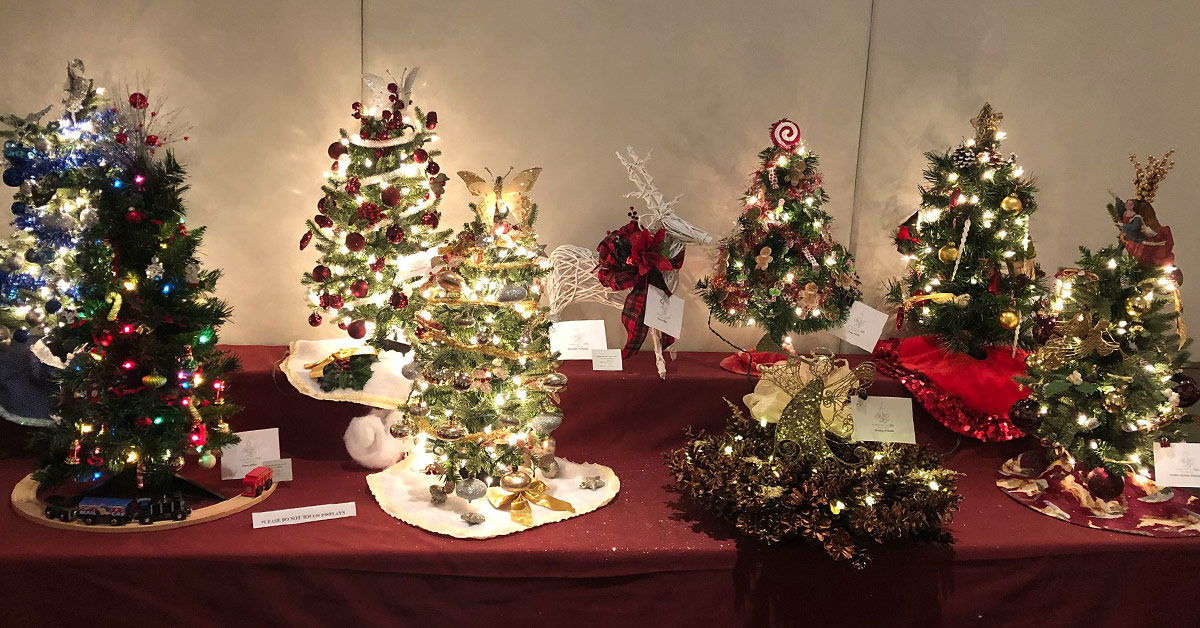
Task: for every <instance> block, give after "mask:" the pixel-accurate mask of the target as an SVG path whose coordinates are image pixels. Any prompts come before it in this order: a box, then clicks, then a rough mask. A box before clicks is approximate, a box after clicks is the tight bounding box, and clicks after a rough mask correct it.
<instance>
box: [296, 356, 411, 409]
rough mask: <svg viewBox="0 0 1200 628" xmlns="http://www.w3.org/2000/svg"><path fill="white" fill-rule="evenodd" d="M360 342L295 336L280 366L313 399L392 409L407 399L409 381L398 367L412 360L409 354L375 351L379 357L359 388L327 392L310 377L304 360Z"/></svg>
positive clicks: (316, 360) (310, 361)
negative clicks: (362, 385)
mask: <svg viewBox="0 0 1200 628" xmlns="http://www.w3.org/2000/svg"><path fill="white" fill-rule="evenodd" d="M361 345H362V342H361V341H358V340H354V339H352V338H345V339H335V340H297V341H296V342H293V343H292V344H291V345H290V346H289V347H288V354H287V356H286V357H284V359H283V364H282V365H281V366H280V368H281V369H282V370H283V372H284V374H285V375H287V378H288V381H289V382H291V383H292V386H295V387H296V390H298V391H300V392H301V393H304V394H305V395H308V396H309V397H312V398H314V399H329V400H332V401H351V402H354V403H361V404H363V405H366V406H371V407H373V408H385V409H388V410H394V409H395V408H397V407H399V406H401V405H403V404H405V403H407V401H408V393H409V391H410V390H412V382H410V381H408V380H407V379H404V377H403V376H402V375H400V369H401V368H402V367H403V366H404V365H405V364H407V363H409V362H411V361H412V358H411V357H409V356H404V355H401V354H400V353H398V352H395V351H381V352H379V361H378V362H376V363H375V364H374V365H372V367H371V368H372V370H373V371H374V375H372V376H371V379H370V380H368V381H367V385H366V386H364V387H363V389H362V390H352V389H349V388H338V389H334V390H330V391H328V392H326V391H324V390H321V383H320V382H318V381H316V380H314V379H313V378H312V377H311V376H310V375H309V374H308V369H307V368H304V365H305V364H312V363H314V362H320V361H321V360H324V359H325V358H327V357H329V355H330V354H331V353H333V352H335V351H337V350H338V349H345V348H348V347H357V346H361Z"/></svg>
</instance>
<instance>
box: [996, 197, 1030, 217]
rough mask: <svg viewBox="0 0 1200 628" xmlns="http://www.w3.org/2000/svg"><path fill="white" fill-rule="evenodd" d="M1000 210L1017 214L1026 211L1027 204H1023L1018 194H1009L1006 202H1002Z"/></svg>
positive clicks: (1005, 198) (1005, 199)
mask: <svg viewBox="0 0 1200 628" xmlns="http://www.w3.org/2000/svg"><path fill="white" fill-rule="evenodd" d="M1000 209H1003V210H1004V211H1006V212H1013V213H1016V212H1019V211H1021V210H1022V209H1025V204H1024V203H1022V202H1021V199H1020V198H1018V197H1017V195H1016V194H1009V195H1008V196H1005V197H1004V200H1002V201H1000Z"/></svg>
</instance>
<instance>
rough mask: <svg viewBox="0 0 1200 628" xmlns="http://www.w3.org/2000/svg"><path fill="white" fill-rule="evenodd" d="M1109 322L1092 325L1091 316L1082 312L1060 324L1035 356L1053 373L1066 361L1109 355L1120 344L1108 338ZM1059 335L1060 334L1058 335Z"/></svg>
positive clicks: (1118, 347)
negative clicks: (1093, 355)
mask: <svg viewBox="0 0 1200 628" xmlns="http://www.w3.org/2000/svg"><path fill="white" fill-rule="evenodd" d="M1108 327H1109V320H1108V319H1107V318H1102V319H1100V320H1099V322H1097V323H1096V324H1094V325H1093V324H1092V313H1091V312H1084V313H1082V314H1079V315H1078V316H1075V317H1074V318H1072V319H1071V320H1069V321H1066V322H1060V323H1059V324H1058V327H1057V333H1056V335H1055V336H1054V337H1053V338H1051V339H1050V340H1049V341H1047V342H1046V344H1045V345H1044V346H1043V347H1042V348H1041V349H1039V350H1038V352H1037V357H1038V359H1039V360H1040V361H1041V364H1042V366H1043V367H1044V368H1045V369H1046V370H1051V371H1052V370H1054V369H1056V368H1058V367H1060V366H1062V365H1063V364H1065V363H1066V362H1067V361H1070V360H1079V359H1082V358H1086V357H1087V356H1089V355H1091V354H1093V353H1095V354H1097V355H1101V356H1106V355H1111V354H1112V352H1114V351H1116V350H1118V349H1120V348H1121V345H1119V344H1118V343H1116V342H1114V341H1113V340H1111V337H1108ZM1058 334H1061V335H1058Z"/></svg>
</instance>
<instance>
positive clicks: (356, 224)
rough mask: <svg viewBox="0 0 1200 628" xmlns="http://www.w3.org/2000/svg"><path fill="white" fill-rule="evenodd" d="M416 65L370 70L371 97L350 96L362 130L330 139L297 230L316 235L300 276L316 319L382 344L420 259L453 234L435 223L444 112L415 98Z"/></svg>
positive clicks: (394, 329) (305, 241)
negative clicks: (437, 145)
mask: <svg viewBox="0 0 1200 628" xmlns="http://www.w3.org/2000/svg"><path fill="white" fill-rule="evenodd" d="M416 74H417V70H416V69H413V70H411V71H409V72H406V73H405V74H404V75H403V76H402V77H401V79H400V80H399V81H398V82H397V81H393V82H389V83H387V84H386V85H385V84H384V79H381V78H380V77H378V76H375V75H371V74H368V75H365V76H364V77H363V90H364V93H365V98H364V101H363V102H356V103H354V104H353V105H352V109H353V116H354V118H355V120H357V121H358V130H357V132H354V133H351V132H348V131H346V130H344V129H343V130H342V131H341V139H339V140H338V141H335V142H333V143H332V144H330V145H329V158H330V159H333V160H334V162H333V164H332V165H331V166H330V172H329V173H327V174H328V176H327V178H326V182H325V185H324V186H322V191H323V192H324V194H323V195H322V197H321V198H320V199H319V200H318V201H317V214H316V215H315V216H314V217H313V218H312V219H310V220H309V221H308V223H307V224H308V230H307V231H305V233H304V236H303V237H302V238H301V239H300V249H301V250H304V249H305V248H306V247H307V246H308V245H309V244H310V243H312V244H313V245H314V246H315V248H316V249H317V251H318V252H319V253H320V258H319V259H318V260H317V264H316V266H315V267H313V269H312V271H311V272H308V273H306V274H305V275H304V278H303V283H304V285H305V286H306V287H307V288H308V290H309V300H310V303H309V307H310V308H311V309H312V313H311V314H310V315H309V317H308V322H309V324H311V325H312V326H314V327H317V326H319V325H321V323H322V322H324V321H328V322H329V323H332V324H335V325H337V326H338V327H339V328H341V329H343V330H345V331H346V333H347V334H349V336H350V337H351V338H354V339H363V338H365V339H366V342H367V343H369V344H371V345H372V346H374V347H376V348H387V347H388V346H389V344H390V343H392V342H395V341H398V340H399V339H400V333H401V330H400V322H401V320H403V319H405V318H406V317H410V313H409V312H408V311H407V310H408V300H409V299H408V295H409V294H410V293H411V290H412V288H413V287H414V286H415V285H417V284H418V283H419V282H420V281H422V280H424V278H425V277H424V274H425V273H422V272H420V271H419V270H414V269H417V268H420V267H421V266H422V264H420V263H418V262H417V260H419V259H421V254H423V253H425V252H426V251H427V250H429V249H430V248H432V247H435V246H437V245H438V244H439V243H441V242H442V241H444V240H445V239H446V238H447V237H448V236H449V234H450V230H444V231H438V223H439V221H440V216H439V213H438V204H439V202H440V197H441V195H442V192H443V191H444V190H445V184H446V180H447V176H446V175H445V174H444V173H442V172H441V166H439V165H438V163H437V161H435V158H436V157H438V156H439V155H440V152H439V151H437V150H434V149H432V148H429V144H431V143H433V142H435V141H436V140H437V139H438V138H437V135H436V134H435V129H436V128H437V113H436V112H433V111H429V112H424V111H422V110H421V108H419V107H417V106H415V105H413V103H412V99H411V93H412V85H413V82H414V80H415V79H416ZM426 257H427V255H426ZM366 377H369V369H367V370H366ZM364 383H365V378H363V379H362V380H361V381H360V382H359V383H358V385H357V386H356V387H358V388H361V386H362V384H364Z"/></svg>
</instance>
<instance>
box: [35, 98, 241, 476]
mask: <svg viewBox="0 0 1200 628" xmlns="http://www.w3.org/2000/svg"><path fill="white" fill-rule="evenodd" d="M121 108H122V111H121V112H120V114H121V115H120V130H119V135H117V136H116V138H115V140H116V142H118V143H119V144H121V145H122V148H123V151H122V152H121V153H120V154H119V155H118V162H117V163H115V164H114V173H113V175H112V178H111V179H110V180H109V182H108V185H107V187H106V189H104V190H103V192H102V193H100V194H99V195H98V196H97V197H96V198H93V199H92V207H93V209H94V210H95V212H96V218H95V223H94V224H92V225H91V226H89V227H88V228H86V229H85V230H84V232H83V234H82V236H81V238H80V244H79V248H78V252H77V254H76V259H77V262H78V265H79V268H80V273H81V274H80V277H79V281H78V296H77V298H76V306H77V310H78V318H77V319H76V320H75V321H74V322H72V323H70V324H67V325H64V326H61V327H58V328H56V329H55V330H54V331H53V334H52V336H51V337H50V341H51V343H52V345H53V346H54V347H55V348H56V349H57V350H58V351H59V352H60V353H61V354H66V353H67V352H75V353H74V357H72V358H70V361H69V362H68V364H67V366H66V368H65V369H64V371H63V378H62V392H61V398H60V401H59V404H58V411H59V414H60V415H61V417H62V418H61V420H60V421H59V422H58V423H57V424H56V425H54V426H53V427H51V428H49V429H47V430H44V431H42V432H39V433H38V434H36V435H35V437H34V441H33V447H34V449H35V451H36V452H37V454H38V458H37V469H36V471H35V473H34V478H35V479H36V480H37V481H38V482H39V484H41V485H42V486H47V485H56V484H60V483H63V482H67V481H76V482H83V483H87V484H106V486H112V487H126V488H128V489H133V490H140V489H146V490H163V489H166V488H169V487H170V486H171V485H172V483H173V478H174V474H175V472H176V471H178V470H179V469H181V468H182V467H183V466H184V464H185V461H186V460H187V459H188V458H189V457H195V459H196V461H197V463H198V464H199V465H200V466H201V467H206V468H207V467H212V466H213V465H214V464H216V458H215V456H214V454H215V453H217V452H219V451H220V450H221V448H223V447H225V446H227V445H230V444H232V443H234V442H236V440H237V438H236V437H235V436H233V435H232V434H231V433H230V431H229V425H228V424H227V423H226V422H225V419H226V418H228V417H229V416H230V415H231V414H233V413H234V412H236V410H237V408H236V407H235V406H233V405H232V404H227V403H225V402H224V399H223V393H224V390H225V382H224V378H225V376H226V375H227V374H228V373H229V372H230V371H232V370H234V369H236V368H237V361H236V359H235V358H233V357H232V356H229V355H228V354H226V353H224V352H222V351H219V350H218V349H217V348H216V344H217V331H218V329H219V327H220V326H221V324H222V323H223V322H225V320H226V319H227V318H228V317H229V307H228V306H227V305H226V304H225V303H223V302H222V301H220V300H218V299H215V298H213V296H212V293H213V290H214V288H215V286H216V282H217V279H218V278H219V277H220V274H221V273H220V271H203V270H201V268H200V264H199V262H198V261H197V259H196V255H197V250H198V249H199V247H200V240H201V236H202V235H203V232H204V229H203V228H198V229H193V230H189V229H188V228H187V227H186V226H185V224H184V219H185V213H186V212H185V208H184V203H183V198H182V195H183V193H184V192H185V190H186V189H187V186H186V184H185V183H184V178H185V177H184V170H183V168H182V166H180V164H179V162H177V161H176V160H175V158H174V156H173V155H172V154H171V153H169V152H168V153H166V155H165V156H164V155H158V156H157V157H156V153H158V152H160V150H161V149H162V147H163V146H165V145H167V144H168V143H169V142H171V141H172V140H173V139H174V137H173V135H174V134H173V133H172V132H171V131H170V129H169V118H170V116H164V115H155V114H156V112H154V111H152V110H151V109H150V107H149V101H148V99H147V97H146V96H145V95H144V94H142V93H140V92H135V93H133V94H130V95H129V97H128V106H125V105H124V103H121ZM184 139H186V137H185V138H184ZM117 478H120V479H121V481H119V482H118V481H113V482H111V483H110V482H109V481H110V480H116V479H117ZM111 490H118V489H117V488H113V489H111Z"/></svg>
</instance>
